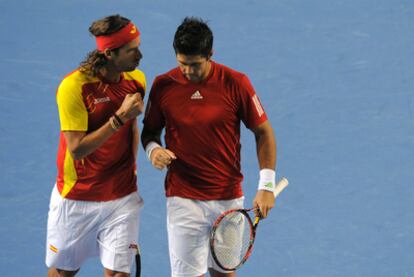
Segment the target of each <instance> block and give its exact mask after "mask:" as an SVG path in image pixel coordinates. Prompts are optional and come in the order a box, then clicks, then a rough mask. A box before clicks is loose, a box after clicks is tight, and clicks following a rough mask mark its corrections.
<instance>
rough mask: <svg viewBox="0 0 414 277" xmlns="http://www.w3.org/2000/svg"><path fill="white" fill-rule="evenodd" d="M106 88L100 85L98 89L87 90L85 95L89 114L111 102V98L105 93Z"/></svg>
mask: <svg viewBox="0 0 414 277" xmlns="http://www.w3.org/2000/svg"><path fill="white" fill-rule="evenodd" d="M107 88H108V87H107V85H106V86H102V85H101V84H99V85H98V86H97V87H94V88H91V89H90V90H88V89H86V90H85V93H84V100H85V106H86V109H87V111H88V113H90V114H91V113H94V112H95V111H96V109H97V108H99V107H101V106H105V105H104V104H105V103H107V102H111V98H110V97H109V96H108V95H107V94H106V93H105V91H106V89H107Z"/></svg>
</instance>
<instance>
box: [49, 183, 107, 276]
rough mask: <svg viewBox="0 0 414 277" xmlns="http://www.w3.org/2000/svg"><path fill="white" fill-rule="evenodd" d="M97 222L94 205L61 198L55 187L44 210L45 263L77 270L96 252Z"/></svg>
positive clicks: (97, 210) (96, 209) (96, 208)
mask: <svg viewBox="0 0 414 277" xmlns="http://www.w3.org/2000/svg"><path fill="white" fill-rule="evenodd" d="M98 225H99V207H98V206H96V205H95V206H94V205H91V203H89V202H87V201H74V200H70V199H65V198H62V197H61V196H60V194H59V192H58V191H57V189H56V188H55V189H54V190H53V192H52V196H51V200H50V206H49V214H48V224H47V240H46V265H47V266H48V267H55V268H59V269H62V270H67V271H75V270H78V269H79V268H80V266H81V264H82V263H83V262H84V261H85V260H86V259H87V258H89V257H91V256H95V255H96V254H97V242H96V232H97V227H98Z"/></svg>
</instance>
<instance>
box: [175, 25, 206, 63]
mask: <svg viewBox="0 0 414 277" xmlns="http://www.w3.org/2000/svg"><path fill="white" fill-rule="evenodd" d="M173 47H174V50H175V53H176V54H183V55H191V56H193V55H194V56H196V55H200V56H204V57H208V56H210V54H211V50H212V49H213V32H211V29H210V27H209V26H208V25H207V22H205V21H203V20H202V19H200V18H196V17H186V18H185V19H184V20H183V22H182V23H181V25H180V26H178V28H177V31H176V32H175V35H174V43H173Z"/></svg>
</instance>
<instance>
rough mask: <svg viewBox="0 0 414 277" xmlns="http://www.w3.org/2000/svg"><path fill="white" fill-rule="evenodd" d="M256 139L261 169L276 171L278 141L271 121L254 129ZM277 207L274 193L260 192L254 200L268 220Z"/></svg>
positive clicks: (255, 205) (254, 203) (254, 205)
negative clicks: (273, 209)
mask: <svg viewBox="0 0 414 277" xmlns="http://www.w3.org/2000/svg"><path fill="white" fill-rule="evenodd" d="M252 132H253V133H254V136H255V139H256V151H257V157H258V160H259V166H260V169H265V168H268V169H273V170H274V169H275V167H276V139H275V135H274V132H273V128H272V126H271V125H270V123H269V121H268V120H267V121H265V122H263V123H262V124H260V125H259V126H257V127H255V128H253V129H252ZM274 205H275V198H274V196H273V192H271V191H266V190H258V191H257V193H256V196H255V198H254V200H253V207H257V208H259V209H260V213H261V216H262V217H263V218H266V217H267V216H268V214H269V211H270V210H271V209H272V208H273V207H274Z"/></svg>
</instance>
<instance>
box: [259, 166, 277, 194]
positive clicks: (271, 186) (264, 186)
mask: <svg viewBox="0 0 414 277" xmlns="http://www.w3.org/2000/svg"><path fill="white" fill-rule="evenodd" d="M275 183H276V172H275V171H274V170H272V169H268V168H265V169H262V170H260V179H259V186H258V188H257V189H258V190H267V191H271V192H273V191H274V190H275Z"/></svg>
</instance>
